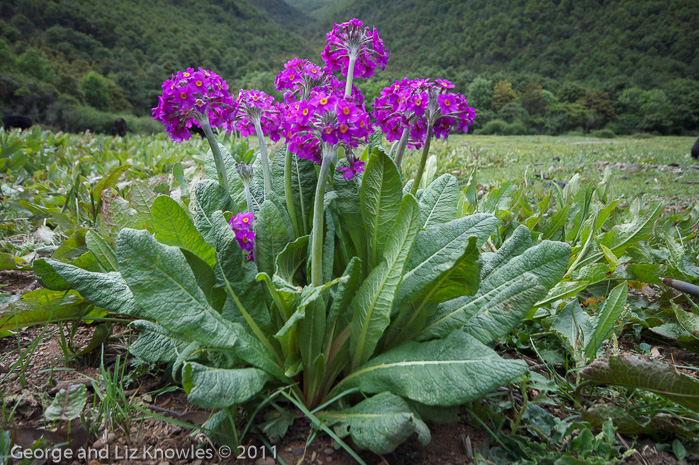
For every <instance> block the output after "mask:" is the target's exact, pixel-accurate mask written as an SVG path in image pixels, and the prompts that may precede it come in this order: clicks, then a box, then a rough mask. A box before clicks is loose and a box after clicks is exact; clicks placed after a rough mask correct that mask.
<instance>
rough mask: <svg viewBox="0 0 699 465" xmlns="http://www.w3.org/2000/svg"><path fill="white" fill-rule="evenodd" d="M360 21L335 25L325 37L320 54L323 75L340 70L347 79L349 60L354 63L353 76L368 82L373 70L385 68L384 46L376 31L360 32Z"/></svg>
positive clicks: (386, 59) (361, 24)
mask: <svg viewBox="0 0 699 465" xmlns="http://www.w3.org/2000/svg"><path fill="white" fill-rule="evenodd" d="M363 25H364V23H362V22H361V21H360V20H358V19H356V18H354V19H352V20H350V21H348V22H346V23H342V24H335V26H334V27H333V29H332V31H330V32H328V34H327V36H326V45H325V50H323V52H322V53H321V56H322V57H323V61H324V62H325V71H326V72H327V73H328V74H331V73H332V72H333V71H335V70H340V71H341V72H342V74H343V76H347V74H348V68H349V63H350V57H355V58H356V59H357V61H356V63H355V66H354V76H355V77H361V78H368V77H371V76H373V75H374V70H375V69H376V68H381V69H382V70H383V69H385V68H386V63H387V61H388V50H386V49H385V48H384V46H383V41H382V40H381V38H380V37H379V33H378V32H377V31H376V28H373V31H370V30H369V28H368V27H365V28H364V29H362V26H363Z"/></svg>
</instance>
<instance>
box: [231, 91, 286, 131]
mask: <svg viewBox="0 0 699 465" xmlns="http://www.w3.org/2000/svg"><path fill="white" fill-rule="evenodd" d="M236 104H237V105H238V112H237V113H236V115H235V127H236V129H237V130H238V131H240V134H241V135H243V136H245V137H247V136H250V135H253V134H255V124H257V123H259V124H260V127H261V129H262V134H263V135H266V136H267V135H268V136H269V138H270V139H271V140H272V142H277V141H278V140H279V139H281V134H280V132H279V129H280V125H281V121H280V116H279V104H278V103H276V102H275V101H274V98H273V97H272V96H270V95H267V94H265V93H264V92H262V91H259V90H242V89H241V90H240V93H239V94H238V99H237V100H236Z"/></svg>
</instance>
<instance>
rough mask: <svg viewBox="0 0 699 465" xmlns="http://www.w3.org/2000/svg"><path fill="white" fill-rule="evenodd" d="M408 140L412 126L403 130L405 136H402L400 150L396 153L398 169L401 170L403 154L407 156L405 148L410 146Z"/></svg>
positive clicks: (399, 143)
mask: <svg viewBox="0 0 699 465" xmlns="http://www.w3.org/2000/svg"><path fill="white" fill-rule="evenodd" d="M408 139H410V126H408V127H407V128H405V129H403V134H402V135H401V136H400V142H398V150H397V151H396V156H395V158H394V160H395V162H396V166H397V167H398V168H400V164H401V162H402V161H403V154H405V147H407V146H408Z"/></svg>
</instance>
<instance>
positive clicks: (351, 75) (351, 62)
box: [345, 53, 357, 98]
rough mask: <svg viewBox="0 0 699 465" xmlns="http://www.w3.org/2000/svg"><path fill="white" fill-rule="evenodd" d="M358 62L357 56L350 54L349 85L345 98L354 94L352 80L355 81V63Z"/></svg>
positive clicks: (346, 87)
mask: <svg viewBox="0 0 699 465" xmlns="http://www.w3.org/2000/svg"><path fill="white" fill-rule="evenodd" d="M356 61H357V54H356V53H350V54H349V65H348V66H347V83H346V84H345V98H347V97H349V96H350V95H351V94H352V80H353V79H354V63H355V62H356Z"/></svg>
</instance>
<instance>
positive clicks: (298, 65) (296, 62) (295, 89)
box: [274, 58, 330, 103]
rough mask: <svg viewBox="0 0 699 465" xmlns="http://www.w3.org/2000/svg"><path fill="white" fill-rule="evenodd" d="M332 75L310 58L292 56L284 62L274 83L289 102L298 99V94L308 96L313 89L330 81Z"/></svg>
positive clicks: (303, 96) (302, 96)
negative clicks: (302, 58) (309, 59)
mask: <svg viewBox="0 0 699 465" xmlns="http://www.w3.org/2000/svg"><path fill="white" fill-rule="evenodd" d="M329 79H330V76H329V75H328V74H327V73H326V72H325V70H324V69H323V68H322V67H320V66H318V65H316V64H315V63H311V62H310V61H308V60H300V59H298V58H292V59H291V60H289V61H287V62H286V63H285V64H284V70H283V71H282V72H281V73H279V74H278V75H277V77H276V78H274V85H275V87H276V89H277V90H278V91H279V92H284V91H288V92H286V93H285V94H284V100H285V101H286V102H287V103H288V102H289V101H291V100H296V98H295V97H296V96H297V95H300V96H301V98H304V99H305V98H307V97H308V94H310V92H311V90H312V89H314V88H316V87H322V86H324V85H326V84H327V83H328V80H329Z"/></svg>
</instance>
